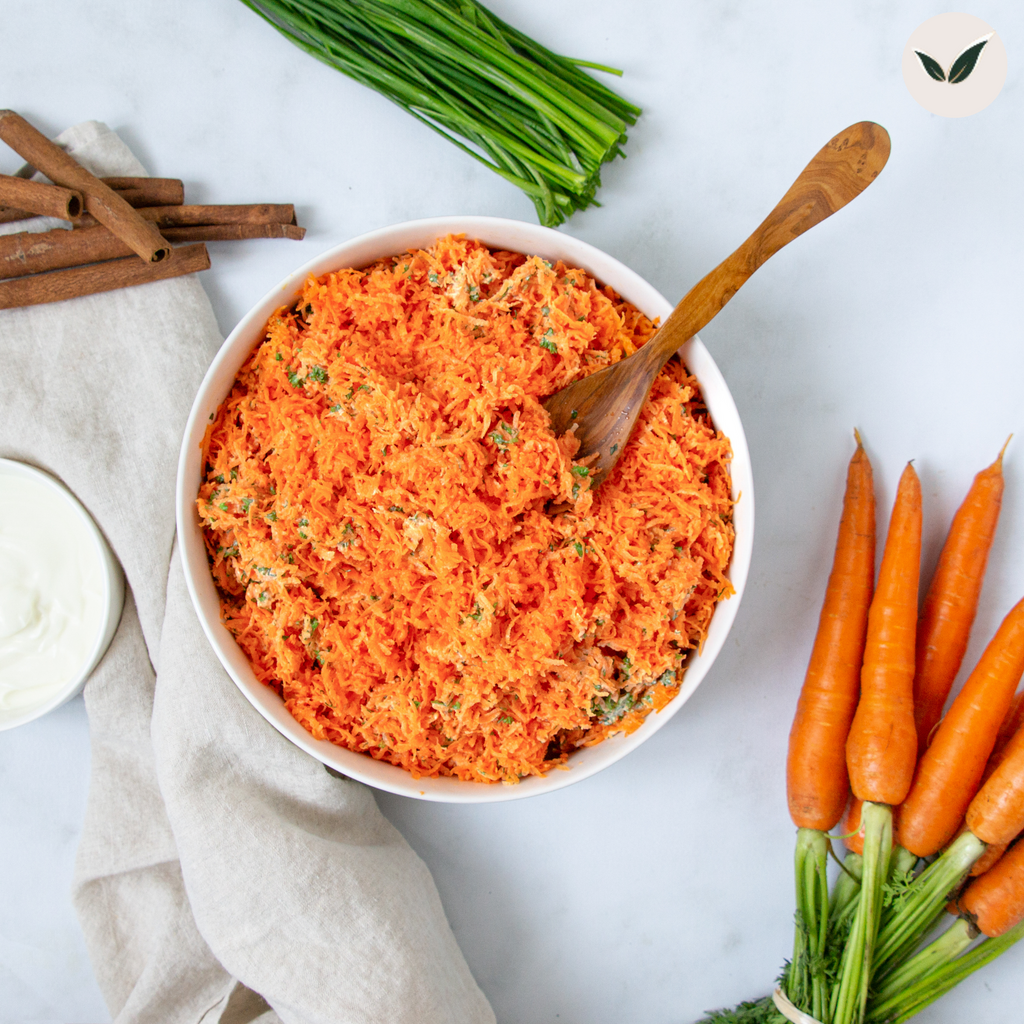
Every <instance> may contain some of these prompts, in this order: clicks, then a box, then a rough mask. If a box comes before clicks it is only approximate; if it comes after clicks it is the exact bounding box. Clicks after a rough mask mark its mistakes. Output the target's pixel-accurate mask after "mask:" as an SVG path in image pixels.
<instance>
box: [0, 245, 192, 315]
mask: <svg viewBox="0 0 1024 1024" xmlns="http://www.w3.org/2000/svg"><path fill="white" fill-rule="evenodd" d="M209 266H210V256H209V254H208V253H207V251H206V246H205V245H186V246H182V248H180V249H177V250H175V254H174V259H173V260H164V261H163V262H162V263H149V262H146V261H144V260H142V259H140V258H139V257H138V256H126V257H124V258H123V259H119V260H108V261H107V262H105V263H93V264H90V265H89V266H87V267H72V268H71V269H69V270H53V271H51V272H50V273H48V274H33V275H32V276H31V277H19V278H15V279H14V280H11V281H0V309H14V308H16V307H19V306H37V305H40V304H41V303H44V302H60V301H62V300H63V299H73V298H77V297H78V296H80V295H95V294H97V293H98V292H108V291H113V290H114V289H116V288H127V287H129V286H131V285H136V284H146V283H148V282H149V281H163V280H165V279H166V278H169V277H180V276H181V275H183V274H193V273H196V272H197V271H200V270H208V269H209Z"/></svg>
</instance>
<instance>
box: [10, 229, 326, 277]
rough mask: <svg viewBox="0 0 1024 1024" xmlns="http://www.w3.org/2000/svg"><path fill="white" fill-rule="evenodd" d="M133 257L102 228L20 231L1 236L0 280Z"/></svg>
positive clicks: (230, 235)
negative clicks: (122, 257)
mask: <svg viewBox="0 0 1024 1024" xmlns="http://www.w3.org/2000/svg"><path fill="white" fill-rule="evenodd" d="M305 233H306V231H305V228H300V227H296V226H295V225H294V224H201V225H196V226H187V227H178V228H167V229H166V235H165V237H166V238H167V240H168V241H169V242H216V241H235V240H238V239H243V238H293V239H300V238H302V236H303V235H304V234H305ZM130 254H131V249H129V248H128V246H127V245H125V244H124V242H122V241H121V240H120V239H119V238H118V237H117V236H116V235H113V234H111V233H110V231H108V230H107V229H106V228H105V227H103V225H102V224H95V225H93V226H92V227H84V228H75V229H74V230H73V231H68V230H67V229H65V228H56V229H54V230H53V231H39V232H29V231H20V232H18V234H15V235H2V236H0V279H7V278H12V277H25V276H26V275H28V274H41V273H45V272H46V271H49V270H60V269H62V268H64V267H80V266H82V265H84V264H86V263H98V262H100V261H101V260H112V259H117V258H118V257H121V256H128V255H130Z"/></svg>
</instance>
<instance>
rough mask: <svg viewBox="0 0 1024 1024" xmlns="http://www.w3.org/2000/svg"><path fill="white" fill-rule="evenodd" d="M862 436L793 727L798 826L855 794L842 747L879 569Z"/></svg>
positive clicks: (789, 777) (793, 805) (823, 817)
mask: <svg viewBox="0 0 1024 1024" xmlns="http://www.w3.org/2000/svg"><path fill="white" fill-rule="evenodd" d="M855 436H856V438H857V450H856V451H855V452H854V453H853V458H851V459H850V465H849V468H848V470H847V473H846V493H845V495H844V497H843V515H842V519H841V520H840V522H839V536H838V538H837V540H836V551H835V557H834V559H833V562H832V573H831V575H830V576H829V578H828V586H827V587H826V590H825V601H824V604H823V605H822V608H821V617H820V618H819V620H818V633H817V636H816V637H815V639H814V648H813V650H812V651H811V660H810V662H809V664H808V666H807V675H806V676H805V678H804V685H803V689H802V690H801V691H800V700H799V702H798V704H797V708H796V716H795V717H794V719H793V727H792V729H791V730H790V733H789V756H788V758H787V761H786V792H787V797H788V800H789V813H790V817H791V818H792V819H793V823H794V824H795V825H796V826H797V827H798V828H811V829H820V830H822V831H827V830H828V829H830V828H831V827H832V826H833V825H835V823H836V822H837V821H838V820H839V818H840V816H841V815H842V813H843V808H844V807H845V806H846V802H847V799H848V797H849V795H850V783H849V778H848V776H847V771H846V757H845V753H844V747H845V744H846V736H847V733H848V732H849V731H850V723H851V722H852V721H853V714H854V711H855V710H856V708H857V696H858V693H859V690H860V666H861V660H862V658H863V655H864V636H865V633H866V631H867V622H868V606H869V605H870V604H871V591H872V587H873V585H874V576H875V492H874V486H873V482H872V474H871V463H870V461H869V460H868V457H867V453H866V452H865V451H864V447H863V445H862V444H861V440H860V435H859V434H855Z"/></svg>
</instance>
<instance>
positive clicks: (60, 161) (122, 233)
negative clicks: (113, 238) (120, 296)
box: [0, 110, 173, 263]
mask: <svg viewBox="0 0 1024 1024" xmlns="http://www.w3.org/2000/svg"><path fill="white" fill-rule="evenodd" d="M0 139H3V141H4V142H6V143H7V145H9V146H10V147H11V149H13V150H14V151H15V152H16V153H18V154H19V155H20V156H22V157H23V158H24V159H25V160H27V161H28V162H29V163H30V164H31V165H32V166H33V167H37V168H38V169H39V170H40V171H42V172H43V174H45V175H46V176H47V177H48V178H49V179H50V180H51V181H53V182H54V183H55V184H57V185H63V186H64V187H65V188H74V189H77V190H78V191H79V192H81V193H82V194H83V195H84V196H85V209H86V211H87V212H89V213H91V214H92V215H93V216H94V217H95V218H96V220H98V221H99V222H100V223H101V224H105V225H106V226H107V227H108V228H110V230H111V231H113V233H114V234H115V235H117V236H118V238H120V239H121V240H122V241H124V242H125V243H126V244H127V245H129V246H130V247H131V249H132V251H133V252H135V253H137V254H138V255H139V256H141V257H142V258H143V259H144V260H146V261H147V262H150V263H158V262H160V261H161V260H165V259H167V258H169V257H170V255H171V252H172V251H173V250H172V249H171V247H170V245H168V244H167V242H165V241H164V239H163V238H161V237H160V232H159V231H157V230H156V228H155V227H154V226H153V225H152V224H151V223H149V222H147V221H145V220H143V219H142V218H141V217H140V216H139V215H138V213H137V212H136V211H135V210H134V209H133V208H132V207H131V206H129V205H128V203H127V202H125V200H124V199H122V198H121V197H120V196H119V195H118V194H117V193H116V192H115V191H114V190H113V189H112V188H110V186H109V185H104V184H103V182H102V181H100V180H99V178H97V177H96V176H95V175H92V174H90V173H89V172H88V171H87V170H86V169H85V168H84V167H82V166H81V164H79V163H78V162H77V161H76V160H75V159H74V158H73V157H71V156H69V155H68V154H67V153H65V152H64V150H63V149H61V148H60V146H58V145H56V144H55V143H53V142H51V141H50V140H49V139H48V138H47V137H46V136H45V135H43V134H42V132H40V131H38V130H37V129H35V128H33V127H32V125H30V124H29V123H28V121H26V120H25V119H24V118H23V117H21V115H19V114H16V113H15V112H14V111H13V110H0ZM170 208H171V207H158V209H170Z"/></svg>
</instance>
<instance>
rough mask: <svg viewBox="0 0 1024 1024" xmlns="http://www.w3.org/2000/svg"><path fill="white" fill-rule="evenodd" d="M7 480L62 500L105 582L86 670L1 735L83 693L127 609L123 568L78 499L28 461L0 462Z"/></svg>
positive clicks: (14, 718) (5, 723)
mask: <svg viewBox="0 0 1024 1024" xmlns="http://www.w3.org/2000/svg"><path fill="white" fill-rule="evenodd" d="M4 477H8V478H10V477H23V478H28V479H31V480H34V481H36V482H37V483H39V484H41V485H42V486H43V487H45V488H46V489H47V490H49V491H50V492H51V493H53V494H54V495H56V496H57V497H58V499H59V501H60V506H59V507H60V508H61V509H62V510H64V512H65V513H66V515H67V517H68V521H69V523H70V522H73V521H75V520H77V521H78V522H79V523H80V524H81V525H82V526H83V527H84V528H85V533H86V535H87V538H88V543H89V545H90V550H89V551H88V552H86V556H87V557H89V558H91V559H94V560H95V564H97V565H98V568H99V572H100V574H101V579H102V591H101V595H100V598H99V601H100V602H101V610H100V617H99V623H98V626H97V629H96V632H95V636H94V639H93V642H92V646H91V647H90V649H89V654H88V656H87V657H86V659H85V661H84V663H83V664H82V667H81V668H80V669H79V670H78V672H77V673H76V674H75V675H74V676H72V677H71V678H70V679H69V680H68V681H67V682H66V683H64V684H63V685H62V686H61V687H60V688H59V689H58V690H55V691H53V692H51V693H50V694H49V696H47V697H45V698H44V699H43V700H41V701H40V702H39V703H37V704H32V705H30V706H27V707H25V708H24V709H22V710H21V711H20V712H19V713H12V714H6V713H3V714H2V715H0V732H3V731H4V730H5V729H13V728H15V727H16V726H19V725H25V724H26V723H27V722H34V721H35V720H36V719H37V718H41V717H42V716H43V715H45V714H46V713H47V712H48V711H52V710H53V709H54V708H57V707H60V706H61V704H64V703H66V702H67V701H69V700H71V698H72V697H76V696H77V695H78V694H79V693H81V691H82V687H84V686H85V682H86V680H87V679H88V678H89V675H90V673H91V672H92V670H93V669H94V668H95V667H96V666H97V665H98V664H99V662H100V659H101V658H102V657H103V655H104V654H105V653H106V650H107V648H108V647H109V646H110V641H111V640H112V639H113V637H114V632H115V630H116V629H117V624H118V622H120V620H121V609H122V608H123V607H124V575H123V573H122V572H121V566H120V565H119V564H118V561H117V559H116V558H114V555H113V554H112V552H111V550H110V547H109V546H108V545H107V541H106V538H105V537H104V536H103V534H102V533H100V530H99V527H98V526H97V525H96V524H95V522H93V519H92V516H90V515H89V513H88V512H86V510H85V509H84V508H83V507H82V505H81V503H80V502H79V501H78V499H77V498H75V496H74V495H73V494H72V493H71V492H70V491H69V490H68V489H67V488H66V487H65V486H64V485H63V484H62V483H60V482H59V481H57V480H55V479H54V478H53V477H52V476H50V474H49V473H44V472H43V471H42V470H41V469H36V467H35V466H30V465H28V464H27V463H24V462H15V461H14V460H12V459H0V488H2V487H3V480H4Z"/></svg>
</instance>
